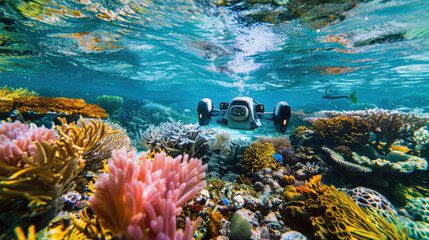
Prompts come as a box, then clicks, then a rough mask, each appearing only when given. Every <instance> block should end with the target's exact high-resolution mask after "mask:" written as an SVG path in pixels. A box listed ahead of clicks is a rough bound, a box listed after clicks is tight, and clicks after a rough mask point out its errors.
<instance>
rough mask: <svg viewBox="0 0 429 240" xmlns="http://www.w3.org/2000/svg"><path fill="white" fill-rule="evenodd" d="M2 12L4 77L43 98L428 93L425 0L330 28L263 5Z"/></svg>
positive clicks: (48, 6) (372, 11)
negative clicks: (278, 17) (271, 16)
mask: <svg viewBox="0 0 429 240" xmlns="http://www.w3.org/2000/svg"><path fill="white" fill-rule="evenodd" d="M351 2H353V1H351ZM355 2H357V1H355ZM0 9H1V14H0V18H1V21H0V22H1V26H2V28H1V44H0V50H1V51H0V55H1V61H0V70H1V74H0V81H1V83H2V85H8V86H11V87H28V88H29V89H31V90H35V91H38V92H39V93H41V94H40V95H42V96H44V95H45V96H65V97H77V98H84V99H86V100H87V101H91V100H93V99H94V98H95V97H96V96H98V95H102V94H112V95H119V96H122V97H127V98H134V99H151V100H153V101H156V102H160V103H163V104H171V103H174V102H177V103H181V104H182V103H183V104H186V105H189V106H190V107H191V106H192V107H193V106H196V102H197V101H198V100H200V99H201V98H204V97H209V98H212V99H214V100H215V101H216V102H217V101H221V100H227V101H228V100H230V99H232V98H233V97H235V96H251V97H254V98H255V99H257V100H258V101H260V102H264V103H266V104H268V105H270V104H274V103H276V102H277V101H279V100H285V101H288V102H289V104H291V105H292V106H294V107H299V106H301V105H305V104H320V100H321V96H322V95H323V93H324V88H325V87H334V88H335V90H336V91H338V92H339V94H350V93H351V92H352V91H356V92H357V97H358V101H359V102H372V103H376V104H377V103H378V102H379V101H380V99H381V98H383V97H390V98H392V99H399V98H401V97H406V95H409V94H426V93H427V91H428V88H429V85H428V84H427V83H426V81H427V79H428V76H429V64H428V59H429V53H428V49H429V41H428V39H429V13H428V11H427V10H428V9H429V2H428V1H425V0H421V1H408V0H407V1H405V0H402V1H398V0H392V1H368V2H359V3H357V4H356V6H355V7H352V8H351V9H350V10H348V9H340V10H335V12H334V13H335V14H334V15H338V16H342V17H343V20H342V21H341V20H339V19H337V20H334V21H332V22H327V23H326V21H325V22H323V21H322V20H312V21H311V20H308V17H301V18H295V19H288V20H285V21H282V22H277V23H269V22H264V21H258V20H249V19H253V18H250V17H249V16H253V15H252V14H258V13H261V12H263V10H262V9H263V6H262V5H260V6H258V5H254V6H251V7H249V8H244V9H241V10H240V9H238V10H237V8H232V7H228V6H217V5H216V1H215V0H212V1H210V0H200V1H191V0H187V1H142V0H139V1H102V0H74V1H48V0H39V1H15V0H14V1H3V2H2V4H1V6H0ZM328 10H329V9H328V8H327V10H326V11H328ZM314 11H315V12H316V11H318V13H320V11H323V9H322V10H320V9H316V10H314ZM322 13H323V12H322ZM371 40H373V41H371ZM322 104H323V102H322Z"/></svg>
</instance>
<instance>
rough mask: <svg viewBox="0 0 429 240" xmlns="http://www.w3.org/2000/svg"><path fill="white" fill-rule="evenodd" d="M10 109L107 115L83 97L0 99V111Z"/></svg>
mask: <svg viewBox="0 0 429 240" xmlns="http://www.w3.org/2000/svg"><path fill="white" fill-rule="evenodd" d="M12 110H18V111H19V112H21V113H35V114H47V113H52V112H54V113H56V114H60V115H62V114H65V115H73V114H75V115H81V116H83V117H90V118H106V117H108V115H107V114H106V112H105V111H104V109H102V108H100V107H99V106H97V105H94V104H88V103H85V101H84V100H83V99H71V98H51V97H38V96H31V97H25V98H16V99H13V100H10V101H6V102H4V101H2V104H0V112H10V111H12Z"/></svg>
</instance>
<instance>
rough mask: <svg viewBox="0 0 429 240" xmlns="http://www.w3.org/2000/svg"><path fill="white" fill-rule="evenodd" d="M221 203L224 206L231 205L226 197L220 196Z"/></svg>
mask: <svg viewBox="0 0 429 240" xmlns="http://www.w3.org/2000/svg"><path fill="white" fill-rule="evenodd" d="M222 201H223V204H225V206H227V207H229V206H231V203H230V202H229V199H228V198H222Z"/></svg>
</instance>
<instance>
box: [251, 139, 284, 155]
mask: <svg viewBox="0 0 429 240" xmlns="http://www.w3.org/2000/svg"><path fill="white" fill-rule="evenodd" d="M255 142H257V143H262V144H264V143H271V144H272V145H273V147H274V149H275V151H276V153H280V151H281V150H282V149H283V148H286V149H291V150H292V151H293V147H292V145H291V143H290V141H289V139H288V138H287V137H258V138H257V139H256V141H255Z"/></svg>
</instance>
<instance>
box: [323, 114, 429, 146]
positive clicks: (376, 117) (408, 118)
mask: <svg viewBox="0 0 429 240" xmlns="http://www.w3.org/2000/svg"><path fill="white" fill-rule="evenodd" d="M323 113H324V114H325V115H326V116H328V117H331V118H335V117H338V116H344V117H356V118H359V119H365V120H368V121H369V122H370V125H371V129H370V130H371V132H372V133H373V134H374V135H375V136H376V139H375V145H376V146H377V145H380V141H382V140H384V141H385V144H384V146H383V152H389V148H390V147H391V146H392V144H393V143H394V142H395V141H396V140H399V139H401V140H405V141H407V140H408V139H410V138H412V137H413V135H414V132H415V131H418V130H419V129H421V128H422V127H425V126H426V125H427V124H428V123H429V119H428V118H421V117H419V116H417V115H416V114H414V113H402V112H398V111H388V110H382V109H371V110H368V109H367V110H365V111H349V112H346V111H344V112H336V111H323Z"/></svg>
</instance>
